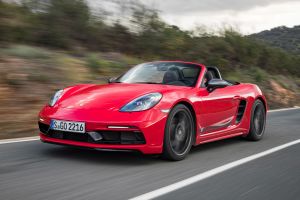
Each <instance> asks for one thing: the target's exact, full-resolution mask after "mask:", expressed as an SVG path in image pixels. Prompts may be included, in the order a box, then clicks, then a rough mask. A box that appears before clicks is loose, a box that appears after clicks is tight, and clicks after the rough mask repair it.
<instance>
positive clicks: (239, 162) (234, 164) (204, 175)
mask: <svg viewBox="0 0 300 200" xmlns="http://www.w3.org/2000/svg"><path fill="white" fill-rule="evenodd" d="M299 143H300V139H298V140H294V141H292V142H288V143H285V144H282V145H279V146H277V147H273V148H271V149H268V150H266V151H263V152H260V153H257V154H254V155H251V156H248V157H245V158H242V159H239V160H236V161H233V162H230V163H228V164H225V165H222V166H220V167H217V168H214V169H211V170H208V171H206V172H203V173H200V174H197V175H195V176H192V177H190V178H187V179H184V180H182V181H179V182H176V183H173V184H170V185H168V186H164V187H162V188H159V189H156V190H153V191H151V192H147V193H145V194H142V195H139V196H137V197H133V198H130V199H129V200H148V199H154V198H157V197H160V196H163V195H165V194H168V193H170V192H173V191H175V190H178V189H181V188H184V187H186V186H189V185H191V184H194V183H196V182H199V181H202V180H204V179H207V178H209V177H212V176H214V175H217V174H220V173H222V172H225V171H227V170H230V169H232V168H234V167H237V166H239V165H242V164H245V163H248V162H250V161H253V160H255V159H258V158H261V157H263V156H266V155H269V154H272V153H275V152H277V151H280V150H282V149H285V148H288V147H290V146H293V145H296V144H299Z"/></svg>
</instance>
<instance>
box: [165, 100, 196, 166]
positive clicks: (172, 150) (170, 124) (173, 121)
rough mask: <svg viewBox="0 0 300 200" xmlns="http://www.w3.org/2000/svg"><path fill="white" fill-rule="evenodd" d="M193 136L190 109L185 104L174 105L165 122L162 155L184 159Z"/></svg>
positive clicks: (170, 158)
mask: <svg viewBox="0 0 300 200" xmlns="http://www.w3.org/2000/svg"><path fill="white" fill-rule="evenodd" d="M194 138H195V123H194V119H193V116H192V114H191V111H190V110H189V109H188V108H187V107H186V106H185V105H182V104H178V105H176V106H175V107H174V108H173V109H172V110H171V112H170V114H169V116H168V120H167V123H166V127H165V137H164V149H163V156H164V157H165V158H167V159H169V160H174V161H177V160H182V159H184V158H185V157H186V155H187V154H188V153H189V151H190V149H191V147H192V145H193V142H194Z"/></svg>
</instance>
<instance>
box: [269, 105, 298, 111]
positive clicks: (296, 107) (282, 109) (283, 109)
mask: <svg viewBox="0 0 300 200" xmlns="http://www.w3.org/2000/svg"><path fill="white" fill-rule="evenodd" d="M295 109H300V107H298V106H294V107H292V108H280V109H275V110H269V111H268V112H279V111H286V110H295Z"/></svg>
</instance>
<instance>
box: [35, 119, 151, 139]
mask: <svg viewBox="0 0 300 200" xmlns="http://www.w3.org/2000/svg"><path fill="white" fill-rule="evenodd" d="M39 128H40V131H41V132H42V133H43V134H45V135H47V136H48V137H50V138H56V139H64V140H71V141H78V142H88V143H93V144H145V143H146V142H145V138H144V135H143V133H142V132H140V131H94V132H93V133H96V134H98V135H99V136H100V138H101V139H100V140H95V139H94V138H93V137H92V136H91V135H90V134H89V133H73V132H65V131H57V130H49V125H47V124H43V123H41V122H39Z"/></svg>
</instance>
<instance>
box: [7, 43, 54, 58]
mask: <svg viewBox="0 0 300 200" xmlns="http://www.w3.org/2000/svg"><path fill="white" fill-rule="evenodd" d="M3 53H4V54H7V55H10V56H16V57H20V58H25V59H47V58H49V57H50V56H51V55H50V53H49V52H47V51H46V50H44V49H42V48H39V47H29V46H25V45H17V46H12V47H10V48H8V49H5V50H3Z"/></svg>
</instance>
